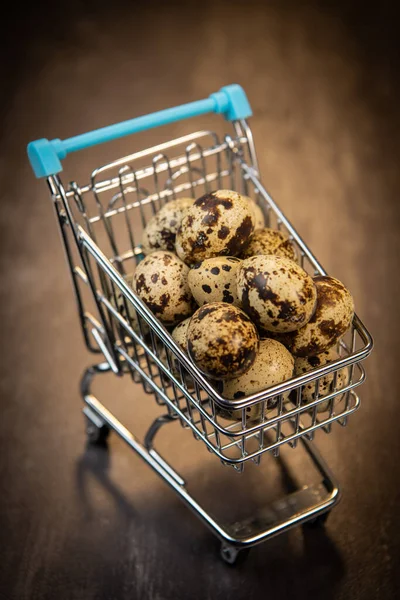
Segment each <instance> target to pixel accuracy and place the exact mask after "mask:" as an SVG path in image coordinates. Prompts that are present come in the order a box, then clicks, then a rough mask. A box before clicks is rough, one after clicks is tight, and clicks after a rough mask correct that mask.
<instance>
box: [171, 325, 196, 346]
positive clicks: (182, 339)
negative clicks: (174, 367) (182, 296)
mask: <svg viewBox="0 0 400 600" xmlns="http://www.w3.org/2000/svg"><path fill="white" fill-rule="evenodd" d="M190 319H191V317H189V318H188V319H185V320H184V321H182V322H181V323H179V325H177V326H176V327H175V329H174V330H173V332H172V333H171V335H172V337H173V338H174V340H175V341H176V343H177V344H178V345H179V346H180V347H181V349H182V350H183V351H184V352H186V353H187V339H188V336H187V334H188V329H189V323H190Z"/></svg>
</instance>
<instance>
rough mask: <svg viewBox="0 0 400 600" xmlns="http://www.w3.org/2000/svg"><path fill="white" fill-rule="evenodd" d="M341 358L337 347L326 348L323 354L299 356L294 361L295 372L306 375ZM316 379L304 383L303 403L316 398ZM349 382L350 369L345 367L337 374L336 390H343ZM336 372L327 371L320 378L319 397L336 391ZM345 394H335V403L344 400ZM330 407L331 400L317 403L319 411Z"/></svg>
mask: <svg viewBox="0 0 400 600" xmlns="http://www.w3.org/2000/svg"><path fill="white" fill-rule="evenodd" d="M339 358H340V356H339V353H338V352H337V350H336V348H330V349H329V350H325V352H322V353H321V354H316V355H315V356H308V357H304V358H302V357H297V358H296V359H295V361H294V374H295V375H296V376H297V375H304V373H308V372H309V371H312V370H313V369H317V368H318V367H323V366H324V365H326V364H327V363H330V362H333V361H335V360H338V359H339ZM315 383H316V382H315V381H310V383H306V384H305V385H303V387H302V390H301V403H302V404H309V403H310V402H312V401H313V400H315ZM348 383H349V373H348V369H347V368H346V367H344V368H343V369H340V370H339V371H338V372H337V375H336V390H341V389H343V388H344V387H346V385H347V384H348ZM333 384H334V373H327V374H326V375H324V376H323V377H320V379H319V388H318V395H319V398H324V397H325V396H327V395H328V394H331V393H332V392H333V391H334V388H333ZM343 397H344V394H339V395H338V396H335V398H334V399H335V403H338V402H340V401H341V400H343ZM328 409H329V400H327V401H326V402H321V403H320V404H318V405H317V412H319V413H321V412H325V411H326V410H328Z"/></svg>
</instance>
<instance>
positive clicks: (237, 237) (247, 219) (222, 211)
mask: <svg viewBox="0 0 400 600" xmlns="http://www.w3.org/2000/svg"><path fill="white" fill-rule="evenodd" d="M253 231H254V215H253V211H252V209H251V207H250V205H249V203H248V202H247V200H246V199H245V198H244V197H243V196H241V195H240V194H238V193H236V192H233V191H230V190H218V191H216V192H211V193H209V194H205V195H204V196H202V197H201V198H198V200H196V202H195V203H194V204H193V206H191V207H190V208H189V209H188V210H187V213H186V215H185V216H184V218H183V219H182V222H181V226H180V227H179V230H178V233H177V235H176V243H175V248H176V253H177V255H178V256H179V258H181V259H182V260H183V261H184V262H185V263H186V264H188V265H193V264H196V263H197V262H199V261H202V260H204V259H205V258H211V257H212V256H237V255H238V254H240V252H241V251H242V249H243V247H244V245H245V243H246V242H247V240H248V238H249V236H250V235H251V234H252V233H253Z"/></svg>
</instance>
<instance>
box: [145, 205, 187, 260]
mask: <svg viewBox="0 0 400 600" xmlns="http://www.w3.org/2000/svg"><path fill="white" fill-rule="evenodd" d="M193 202H194V199H193V198H178V199H177V200H170V201H169V202H167V204H164V206H163V207H162V208H161V209H160V210H159V211H158V213H156V214H155V215H154V217H152V218H151V219H150V221H149V222H148V223H147V225H146V227H145V229H144V231H143V236H142V249H143V252H144V253H145V254H150V253H151V252H154V251H156V250H170V251H171V252H175V238H176V232H177V231H178V228H179V225H180V224H181V221H182V217H183V216H184V215H185V214H186V210H187V209H188V208H189V206H192V204H193Z"/></svg>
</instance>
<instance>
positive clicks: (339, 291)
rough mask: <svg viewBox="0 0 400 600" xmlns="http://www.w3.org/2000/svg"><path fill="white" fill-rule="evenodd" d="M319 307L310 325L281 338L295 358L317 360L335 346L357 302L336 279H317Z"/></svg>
mask: <svg viewBox="0 0 400 600" xmlns="http://www.w3.org/2000/svg"><path fill="white" fill-rule="evenodd" d="M313 281H314V284H315V286H316V289H317V305H316V308H315V312H314V314H313V316H312V318H311V319H310V320H309V321H308V323H307V325H305V326H304V327H302V328H301V329H299V330H298V331H294V332H292V333H287V334H283V335H279V336H278V337H277V339H279V341H280V342H282V344H284V345H285V346H286V347H287V348H288V349H289V350H290V352H291V353H292V354H294V355H295V356H314V355H315V354H321V352H324V351H325V350H328V349H329V348H332V347H333V346H335V345H336V344H337V343H338V341H339V340H340V339H341V338H342V337H343V335H344V334H345V333H346V331H347V330H348V328H349V327H350V325H351V322H352V320H353V316H354V301H353V298H352V295H351V294H350V292H349V291H348V289H347V288H346V287H345V286H344V285H343V283H341V282H340V281H338V279H334V278H333V277H327V276H319V277H314V279H313Z"/></svg>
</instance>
